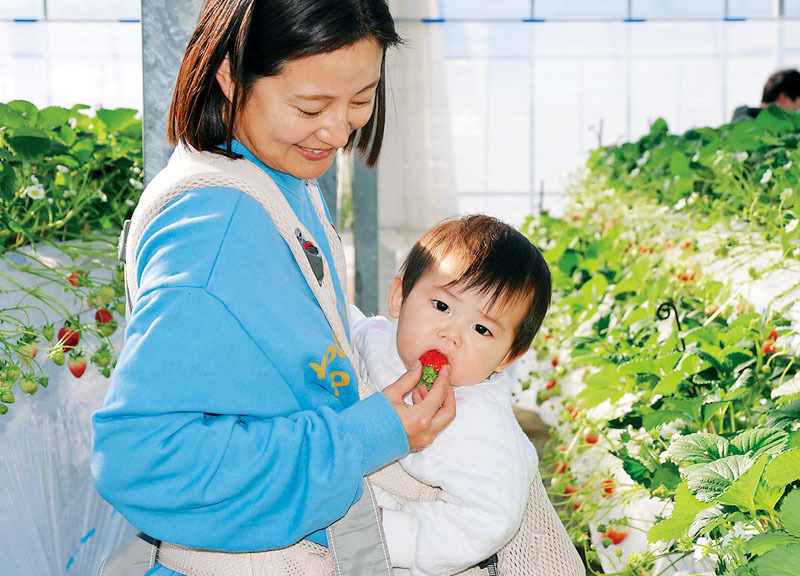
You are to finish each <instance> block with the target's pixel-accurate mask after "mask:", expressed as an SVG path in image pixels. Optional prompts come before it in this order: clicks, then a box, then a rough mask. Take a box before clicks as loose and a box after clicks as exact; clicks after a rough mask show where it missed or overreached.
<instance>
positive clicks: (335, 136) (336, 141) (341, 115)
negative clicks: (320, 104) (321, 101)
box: [319, 111, 352, 148]
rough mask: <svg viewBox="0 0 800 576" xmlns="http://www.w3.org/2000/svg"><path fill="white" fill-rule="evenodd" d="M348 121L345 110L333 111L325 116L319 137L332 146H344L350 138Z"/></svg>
mask: <svg viewBox="0 0 800 576" xmlns="http://www.w3.org/2000/svg"><path fill="white" fill-rule="evenodd" d="M350 132H352V130H351V128H350V121H349V120H348V118H347V112H345V111H342V112H339V111H335V112H332V113H331V114H330V115H328V116H327V118H326V121H325V125H324V126H322V128H320V134H319V137H320V139H321V140H322V141H323V142H325V143H326V144H328V145H329V146H331V147H333V148H344V147H345V145H346V144H347V140H348V139H349V138H350Z"/></svg>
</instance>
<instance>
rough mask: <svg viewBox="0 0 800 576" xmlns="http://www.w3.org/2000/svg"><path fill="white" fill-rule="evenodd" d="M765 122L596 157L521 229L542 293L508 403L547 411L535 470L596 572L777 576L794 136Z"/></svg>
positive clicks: (790, 374)
mask: <svg viewBox="0 0 800 576" xmlns="http://www.w3.org/2000/svg"><path fill="white" fill-rule="evenodd" d="M762 116H763V119H761V120H759V121H757V122H747V123H742V124H741V125H735V126H723V127H721V128H718V129H711V128H702V129H698V130H694V131H690V132H689V133H686V134H684V135H680V136H678V135H671V134H669V132H668V131H667V129H666V125H665V124H664V123H663V122H661V121H659V122H657V123H656V124H654V125H653V127H652V130H651V132H650V134H649V135H648V136H646V137H645V138H643V139H642V140H640V141H639V142H636V143H631V144H623V145H620V146H612V147H607V148H601V149H599V150H597V151H595V152H594V153H593V154H592V156H591V158H590V160H589V162H588V165H587V170H586V171H585V172H584V173H583V174H581V175H579V177H578V178H577V179H576V181H575V185H574V186H575V187H574V189H573V191H572V195H571V205H570V207H569V210H568V212H567V214H566V215H565V217H563V218H554V217H551V216H549V215H548V214H542V215H539V216H538V217H536V218H531V219H530V220H529V221H528V223H527V224H526V226H525V227H524V228H523V230H524V231H525V232H526V233H527V234H528V235H529V236H530V237H531V239H532V240H533V241H534V243H536V244H537V245H538V246H540V247H542V248H543V251H544V255H545V258H546V259H547V261H548V262H549V263H550V266H551V270H552V272H553V284H554V291H555V292H554V301H553V305H552V307H551V311H550V313H549V315H548V318H547V319H546V320H545V325H544V326H543V329H542V331H541V334H540V335H539V336H538V337H537V339H536V340H535V342H534V346H533V350H534V353H535V355H536V357H537V358H538V359H539V360H538V362H536V364H535V365H534V366H533V369H532V370H531V379H530V381H529V382H528V383H527V384H526V385H527V389H526V390H523V391H522V392H521V393H520V397H519V399H518V400H519V401H520V402H523V403H524V402H526V399H527V402H528V403H529V404H530V405H532V406H534V407H537V406H538V407H539V408H537V409H539V410H543V409H545V408H547V409H550V410H551V411H552V412H551V413H553V414H557V418H555V419H554V421H553V422H552V424H553V429H552V431H551V433H552V442H551V443H550V445H549V446H548V448H547V451H546V455H545V458H543V466H545V467H546V468H549V469H550V470H552V473H551V475H550V482H551V489H550V494H551V497H552V499H553V501H554V503H555V504H556V506H557V508H558V509H559V513H560V515H561V517H562V520H563V521H564V523H565V525H566V526H567V528H568V530H569V532H570V534H571V535H572V537H573V540H574V541H575V543H576V545H577V546H578V547H579V548H581V549H582V550H583V552H584V557H585V558H586V560H587V563H588V565H589V568H590V570H591V571H592V572H603V573H607V574H626V575H628V574H637V575H645V574H652V575H656V574H661V573H669V572H670V571H671V570H673V569H678V570H679V571H684V572H686V573H701V572H703V573H711V572H714V573H716V574H719V575H726V576H727V575H729V576H734V575H736V576H740V575H741V576H744V575H746V574H760V575H772V574H776V575H777V574H788V573H791V572H787V571H786V569H787V566H790V564H787V558H789V557H791V554H792V553H796V552H797V551H798V550H800V548H798V547H797V546H798V542H797V537H798V534H797V533H796V530H797V526H796V523H795V522H794V521H793V520H791V518H794V516H793V514H795V513H796V512H797V509H796V506H797V504H796V501H797V500H798V499H800V496H797V495H796V494H798V487H800V473H797V472H795V471H796V470H800V466H798V464H800V462H798V461H797V460H796V459H797V458H798V454H799V453H800V431H799V430H798V428H800V374H798V373H797V362H796V355H795V354H796V346H797V343H798V337H797V334H796V325H795V324H794V320H793V319H794V318H795V315H794V314H793V313H791V308H792V306H793V305H794V303H795V302H796V301H797V299H798V295H797V293H796V286H797V285H798V283H800V274H798V272H797V270H798V268H797V266H796V259H797V258H798V254H800V252H797V251H796V247H797V246H798V245H800V238H798V236H797V233H798V232H797V231H796V227H797V224H796V208H797V206H796V204H795V202H796V196H795V195H794V193H793V188H795V187H796V185H797V177H796V176H795V172H794V171H793V170H792V166H793V165H794V163H795V162H796V158H795V156H796V155H797V145H798V143H799V142H800V140H799V139H798V138H797V137H796V135H795V134H796V132H797V129H798V128H800V122H798V116H797V115H792V114H786V113H784V112H782V111H777V110H769V111H767V112H766V113H765V114H762ZM759 118H761V116H760V117H759ZM792 222H795V224H794V225H793V224H792ZM554 358H558V361H557V362H553V361H552V360H553V359H554ZM556 381H557V382H558V386H557V387H556V386H550V383H551V382H556ZM623 535H624V536H623ZM678 567H679V568H678ZM781 570H783V571H781Z"/></svg>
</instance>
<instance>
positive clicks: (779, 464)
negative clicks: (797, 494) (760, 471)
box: [764, 448, 800, 489]
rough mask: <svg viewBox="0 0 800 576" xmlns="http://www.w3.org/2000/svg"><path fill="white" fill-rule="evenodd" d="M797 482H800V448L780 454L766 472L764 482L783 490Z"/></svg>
mask: <svg viewBox="0 0 800 576" xmlns="http://www.w3.org/2000/svg"><path fill="white" fill-rule="evenodd" d="M796 480H800V448H792V449H791V450H787V451H786V452H784V453H782V454H778V455H777V456H775V458H773V459H772V461H771V462H770V463H769V465H768V466H767V470H766V472H764V482H766V483H767V484H769V485H770V486H774V487H775V488H781V489H783V488H784V487H785V486H786V485H787V484H790V483H792V482H794V481H796Z"/></svg>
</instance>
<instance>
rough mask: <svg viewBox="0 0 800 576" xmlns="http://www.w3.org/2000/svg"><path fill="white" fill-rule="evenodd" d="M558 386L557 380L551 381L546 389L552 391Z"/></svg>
mask: <svg viewBox="0 0 800 576" xmlns="http://www.w3.org/2000/svg"><path fill="white" fill-rule="evenodd" d="M556 384H557V382H556V381H555V380H550V381H549V382H548V383H547V384H546V385H545V388H547V389H548V390H552V389H553V388H555V387H556Z"/></svg>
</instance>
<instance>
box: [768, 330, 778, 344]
mask: <svg viewBox="0 0 800 576" xmlns="http://www.w3.org/2000/svg"><path fill="white" fill-rule="evenodd" d="M777 339H778V331H777V330H773V331H772V332H770V333H769V336H767V340H772V341H775V340H777Z"/></svg>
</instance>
